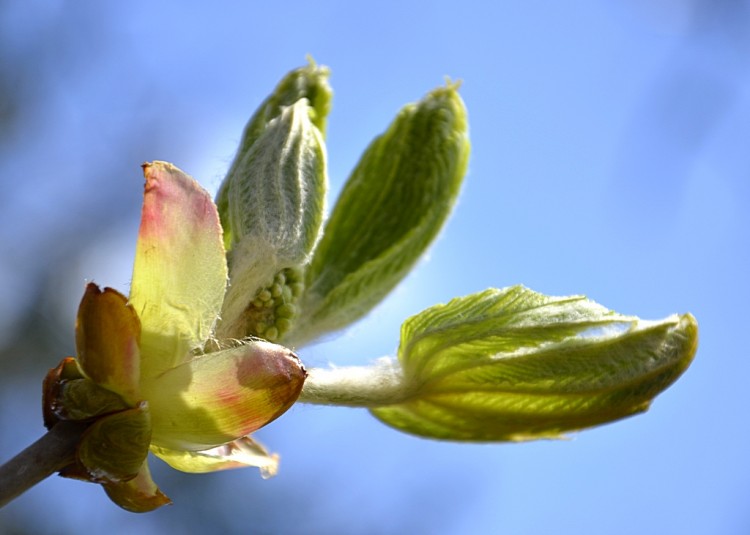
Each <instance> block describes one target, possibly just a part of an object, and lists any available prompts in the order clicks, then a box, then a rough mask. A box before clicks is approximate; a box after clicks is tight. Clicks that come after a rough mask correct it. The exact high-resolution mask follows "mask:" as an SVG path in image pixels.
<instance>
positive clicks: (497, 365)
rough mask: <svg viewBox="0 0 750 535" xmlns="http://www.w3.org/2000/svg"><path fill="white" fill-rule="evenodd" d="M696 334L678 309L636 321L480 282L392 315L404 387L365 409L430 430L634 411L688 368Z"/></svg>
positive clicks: (483, 434) (570, 420)
mask: <svg viewBox="0 0 750 535" xmlns="http://www.w3.org/2000/svg"><path fill="white" fill-rule="evenodd" d="M697 334H698V330H697V324H696V322H695V319H694V318H693V317H692V316H691V315H689V314H685V315H682V316H677V315H675V316H671V317H669V318H666V319H664V320H662V321H642V320H639V319H638V318H635V317H630V316H621V315H619V314H616V313H614V312H611V311H608V310H607V309H605V308H604V307H602V306H600V305H598V304H596V303H594V302H592V301H589V300H587V299H585V298H584V297H581V296H573V297H548V296H544V295H542V294H538V293H536V292H533V291H531V290H529V289H527V288H524V287H523V286H514V287H510V288H505V289H501V290H497V289H490V290H486V291H484V292H481V293H478V294H474V295H470V296H467V297H462V298H457V299H454V300H452V301H450V302H449V303H447V304H444V305H437V306H435V307H432V308H429V309H427V310H425V311H423V312H421V313H420V314H417V315H416V316H413V317H412V318H409V319H408V320H407V321H406V322H404V324H403V326H402V330H401V345H400V347H399V360H400V362H401V364H402V366H403V369H404V376H405V381H406V383H407V385H408V388H409V389H410V391H411V394H410V396H409V397H408V399H407V400H406V401H404V402H402V403H398V404H394V405H387V406H382V407H377V408H374V409H372V413H373V414H374V415H375V416H376V417H377V418H379V419H380V420H382V421H383V422H385V423H386V424H388V425H391V426H393V427H395V428H397V429H399V430H402V431H405V432H408V433H413V434H416V435H421V436H424V437H430V438H438V439H447V440H462V441H517V440H527V439H534V438H553V437H558V436H559V435H560V434H561V433H562V432H564V431H570V430H577V429H582V428H586V427H590V426H594V425H598V424H602V423H606V422H610V421H613V420H617V419H619V418H623V417H626V416H629V415H632V414H635V413H638V412H643V411H645V410H646V409H647V408H648V406H649V404H650V403H651V400H652V399H653V398H654V397H655V396H656V395H657V394H659V393H660V392H662V391H663V390H664V389H666V388H667V387H668V386H669V385H670V384H672V383H673V382H674V381H675V380H676V379H677V378H678V377H679V376H680V375H681V374H682V372H683V371H684V370H685V369H686V368H687V367H688V365H689V364H690V362H691V360H692V358H693V355H694V354H695V350H696V348H697Z"/></svg>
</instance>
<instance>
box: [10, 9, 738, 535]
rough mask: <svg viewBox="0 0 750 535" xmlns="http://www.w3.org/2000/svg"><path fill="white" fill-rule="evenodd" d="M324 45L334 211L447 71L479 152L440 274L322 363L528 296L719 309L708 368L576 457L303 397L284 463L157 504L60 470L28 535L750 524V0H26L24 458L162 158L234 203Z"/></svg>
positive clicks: (21, 91)
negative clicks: (264, 108) (438, 307)
mask: <svg viewBox="0 0 750 535" xmlns="http://www.w3.org/2000/svg"><path fill="white" fill-rule="evenodd" d="M308 53H309V54H312V55H313V56H314V57H315V59H316V60H317V61H318V62H320V63H322V64H325V65H328V66H330V67H331V69H332V77H331V84H332V85H333V88H334V91H335V96H334V108H333V112H332V114H331V116H330V119H329V130H328V150H329V174H330V180H331V194H332V199H333V198H335V195H336V194H337V192H338V191H339V190H340V188H341V186H342V184H343V181H344V180H345V179H346V177H347V174H348V172H349V170H350V169H351V168H352V167H353V166H354V164H355V162H356V161H357V159H358V157H359V155H360V153H361V152H362V150H364V148H365V146H366V145H367V143H368V142H369V141H370V140H371V139H372V137H373V136H375V135H376V134H378V133H380V132H381V131H382V130H383V129H384V128H385V127H386V126H387V124H388V123H389V121H390V120H391V118H392V117H393V116H394V115H395V114H396V112H397V111H398V109H399V108H400V107H401V106H402V105H403V104H405V103H406V102H409V101H412V100H415V99H418V98H419V97H421V96H422V95H423V94H424V93H425V92H426V91H428V90H429V89H431V88H433V87H435V86H437V85H440V84H442V83H443V80H444V76H445V75H448V76H450V77H452V78H454V79H456V78H459V79H462V80H463V85H462V88H461V94H462V96H463V98H464V100H465V102H466V105H467V107H468V109H469V113H470V125H471V138H472V157H471V162H470V170H469V174H468V177H467V179H466V183H465V186H464V189H463V192H462V195H461V198H460V200H459V203H458V206H457V208H456V210H455V212H454V214H453V217H452V219H451V221H450V222H449V224H448V226H447V227H446V229H445V230H444V232H443V233H442V235H441V238H440V239H439V240H438V242H437V243H436V244H435V245H434V246H433V247H432V249H431V250H430V253H429V255H428V258H427V259H426V260H425V261H423V262H422V263H420V265H419V267H418V269H416V270H415V271H414V272H413V273H412V275H410V277H409V278H407V279H406V280H405V281H404V282H403V283H402V284H401V285H400V286H399V287H398V288H397V290H396V291H395V292H394V293H393V294H392V295H391V296H390V297H389V298H388V299H387V300H386V301H385V302H384V303H383V304H382V305H381V306H379V307H378V308H377V309H376V310H375V311H374V312H372V313H371V314H370V315H369V316H368V317H367V318H366V319H365V320H363V321H362V322H360V323H358V324H357V325H356V326H354V327H353V328H351V329H349V330H348V331H346V332H345V333H343V334H341V335H339V336H337V337H334V338H332V339H331V340H328V341H326V342H325V343H319V344H317V345H315V346H311V347H308V348H305V349H302V350H300V351H299V353H300V355H301V356H302V358H303V360H304V361H305V362H306V364H307V365H308V366H322V365H327V364H328V363H329V362H332V363H336V364H341V365H343V364H364V363H367V362H368V361H370V360H372V359H374V358H377V357H380V356H382V355H388V354H391V355H392V354H394V352H395V349H396V347H397V345H398V332H399V325H400V323H401V321H402V320H403V319H405V318H406V317H407V316H409V315H411V314H414V313H416V312H418V311H420V310H422V309H423V308H426V307H427V306H430V305H432V304H435V303H438V302H444V301H446V300H448V299H450V298H451V297H454V296H458V295H464V294H468V293H473V292H476V291H479V290H482V289H484V288H487V287H490V286H497V287H502V286H507V285H511V284H516V283H523V284H526V285H527V286H529V287H530V288H532V289H534V290H537V291H540V292H544V293H548V294H554V295H566V294H576V293H583V294H586V295H588V296H589V297H591V298H592V299H594V300H596V301H598V302H600V303H602V304H604V305H606V306H608V307H610V308H612V309H615V310H617V311H618V312H622V313H626V314H636V315H639V316H641V317H644V318H650V319H655V318H661V317H664V316H667V315H669V314H671V313H673V312H687V311H689V312H692V313H693V314H694V315H695V316H696V317H697V319H698V321H699V325H700V329H701V331H700V332H701V342H700V347H699V350H698V355H697V357H696V360H695V362H694V364H693V365H692V367H691V368H690V369H689V370H688V371H687V372H686V373H685V375H684V376H683V377H682V378H681V379H680V380H679V381H678V382H677V383H676V384H675V385H674V386H672V387H671V388H670V389H669V390H667V391H666V392H665V393H664V394H662V395H661V396H660V397H659V398H657V400H656V402H655V403H654V405H653V406H652V409H651V410H650V411H649V412H648V413H646V414H645V415H641V416H637V417H634V418H631V419H629V420H625V421H622V422H618V423H616V424H612V425H608V426H604V427H601V428H598V429H594V430H589V431H586V432H582V433H580V434H576V435H574V436H572V437H571V440H567V441H550V442H536V443H528V444H510V445H462V444H452V443H438V442H432V441H426V440H422V439H418V438H414V437H411V436H407V435H403V434H400V433H398V432H396V431H393V430H391V429H389V428H386V427H384V426H383V425H382V424H380V423H378V422H377V421H376V420H375V419H373V418H372V417H370V416H369V414H368V413H367V412H366V411H362V410H353V409H337V408H322V407H313V406H306V405H298V406H295V407H294V408H293V409H292V410H291V411H290V412H289V413H287V414H286V415H284V416H283V417H282V418H281V419H280V420H278V421H277V422H275V423H273V424H272V425H270V426H269V427H267V428H265V429H263V430H262V431H261V432H259V433H258V435H257V436H258V437H259V438H260V439H261V440H262V441H264V442H265V443H266V444H267V445H268V446H269V447H271V448H272V449H273V450H274V451H278V452H280V453H281V455H282V465H281V470H280V474H279V475H278V476H277V477H276V478H274V479H272V480H268V481H263V480H262V479H261V478H260V477H259V476H258V474H257V472H256V471H254V470H244V471H235V472H231V473H222V474H212V475H206V476H190V475H185V474H181V473H178V472H175V471H172V470H170V469H168V468H166V467H165V466H164V465H162V464H161V463H160V462H159V461H154V462H152V466H153V469H154V472H155V478H156V480H157V481H158V482H159V484H160V485H161V486H162V488H163V489H164V490H165V492H166V493H167V494H168V495H169V496H170V497H171V498H172V499H173V500H174V502H175V504H174V505H173V506H171V507H169V508H164V509H162V510H160V511H158V512H155V513H152V514H148V515H132V514H128V513H125V512H123V511H121V510H119V509H118V508H117V507H115V506H114V505H112V504H111V503H110V502H109V500H108V499H107V498H106V496H105V495H104V493H103V492H102V491H101V489H100V488H98V487H97V486H95V485H87V484H84V483H78V482H73V481H68V480H62V479H60V478H51V479H49V480H47V481H45V482H43V483H42V484H40V485H38V486H37V487H35V488H34V489H33V490H32V491H30V492H29V493H27V494H26V495H24V496H23V497H22V498H20V499H18V500H17V501H15V502H13V503H12V504H11V505H9V506H8V507H6V508H5V509H4V510H2V511H0V532H1V531H3V530H4V529H6V530H7V531H8V532H12V533H56V534H57V533H81V532H83V531H86V532H91V533H94V532H104V531H106V532H107V533H112V534H119V533H132V532H138V533H140V534H150V533H164V532H165V530H167V529H169V530H170V531H172V532H182V533H192V532H194V533H205V532H208V530H211V531H215V532H226V533H300V534H302V533H305V534H317V533H321V534H322V533H327V534H330V533H346V534H353V535H357V534H397V533H409V532H411V533H430V534H459V533H460V534H469V533H492V534H495V533H498V534H500V533H509V534H547V533H558V534H568V533H570V534H581V533H608V534H631V533H639V534H644V535H645V534H664V533H681V534H737V535H739V534H744V533H748V532H750V509H748V499H749V498H750V455H748V454H747V451H748V447H747V444H748V442H749V441H750V431H748V410H749V409H750V393H749V392H750V389H749V388H748V386H747V384H748V379H747V378H748V377H749V376H750V360H749V359H748V354H747V353H748V352H747V343H746V342H743V340H744V339H745V336H746V333H747V330H748V328H747V325H746V323H747V318H746V314H745V309H746V307H747V305H746V303H747V301H748V298H750V285H749V284H748V279H747V274H748V267H750V262H749V259H750V255H749V248H748V245H750V238H749V237H748V228H750V226H749V225H748V223H749V221H748V219H750V216H749V212H748V210H747V208H746V207H747V205H748V201H750V186H749V185H748V184H749V183H750V180H748V179H750V151H748V150H747V140H748V139H750V74H748V73H750V69H749V68H748V67H750V65H749V64H750V6H748V4H747V2H741V1H730V0H718V1H717V0H714V1H710V0H692V1H690V0H662V1H659V2H653V1H645V0H631V1H623V0H614V1H608V2H605V1H595V0H588V1H586V0H572V1H569V2H551V1H541V0H527V1H525V2H507V1H500V2H494V3H490V2H477V1H471V0H465V1H463V2H458V3H457V2H448V1H434V2H428V1H425V2H419V3H417V2H413V3H407V2H395V1H381V2H376V3H373V2H369V3H360V2H345V1H338V2H337V1H325V0H323V1H319V2H315V3H309V2H305V3H302V2H294V1H290V2H284V3H281V4H278V5H275V4H274V3H272V2H227V1H216V0H215V1H212V2H210V3H209V2H176V1H173V2H150V1H145V0H131V1H128V2H119V3H115V2H97V1H93V0H77V1H75V2H72V1H54V0H44V1H42V0H24V1H11V0H5V1H0V96H2V101H1V102H0V129H1V130H0V184H1V185H2V193H1V194H0V348H2V353H0V364H2V366H3V369H4V370H5V374H4V375H5V379H4V380H3V382H2V383H0V459H6V458H9V457H10V456H11V455H13V454H14V453H16V452H17V451H18V450H20V449H21V448H22V447H24V446H25V445H27V444H28V443H30V442H31V441H32V440H34V439H35V438H37V437H38V436H39V435H40V434H41V433H42V430H43V429H42V425H41V416H40V414H39V413H40V410H39V397H40V386H39V383H40V381H41V379H42V377H43V375H44V373H45V372H46V370H47V369H48V368H49V367H51V366H53V365H55V364H57V362H58V361H59V359H60V358H61V357H63V356H65V355H68V354H72V352H73V322H74V314H75V309H76V307H77V304H78V301H79V299H80V296H81V295H82V291H83V286H84V283H85V281H88V280H94V281H96V282H98V283H100V284H102V285H109V286H113V287H116V288H119V289H120V290H123V291H127V287H128V281H129V278H130V270H131V266H132V258H133V251H134V245H135V238H136V232H137V227H138V217H139V212H140V202H141V194H142V176H141V172H140V168H139V165H140V164H141V163H142V162H143V161H146V160H154V159H160V160H168V161H171V162H174V163H175V164H176V165H178V166H179V167H181V168H182V169H184V170H185V171H187V172H189V173H190V174H192V175H193V176H195V177H196V178H197V179H198V180H199V181H200V182H201V183H202V184H203V185H204V186H205V187H206V188H208V189H209V190H211V191H215V190H216V188H217V187H218V185H219V183H220V181H221V178H222V177H223V173H224V171H225V170H226V168H227V166H228V163H229V162H230V161H231V158H232V156H233V153H234V150H235V147H236V143H237V142H238V140H239V136H240V133H241V130H242V127H243V125H244V123H245V121H246V120H247V118H248V117H249V116H250V114H251V113H252V112H253V110H254V109H255V107H256V106H257V105H258V104H259V103H260V102H261V100H262V99H263V98H264V97H265V96H266V95H267V94H268V92H270V90H271V89H272V88H273V87H274V85H275V84H276V82H277V81H278V79H279V78H280V77H281V76H282V75H283V74H284V73H285V72H286V71H288V70H290V69H292V68H294V67H297V66H299V65H302V64H303V63H304V61H305V55H306V54H308ZM38 329H46V331H45V337H44V343H43V344H42V346H41V347H42V348H43V351H42V353H40V355H39V356H38V357H37V358H31V357H30V356H29V355H30V354H31V352H32V349H31V347H32V345H33V343H36V342H38V341H39V340H37V339H36V338H35V337H36V336H37V334H35V333H37V330H38ZM34 347H35V348H36V349H35V351H38V350H39V349H38V347H37V346H34ZM4 526H5V528H4Z"/></svg>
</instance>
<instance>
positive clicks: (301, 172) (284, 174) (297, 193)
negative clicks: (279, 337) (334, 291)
mask: <svg viewBox="0 0 750 535" xmlns="http://www.w3.org/2000/svg"><path fill="white" fill-rule="evenodd" d="M327 182H328V179H327V174H326V155H325V148H324V144H323V138H322V136H321V134H320V132H319V130H318V128H317V127H316V126H315V125H314V124H313V123H312V121H311V120H310V106H309V103H308V101H307V100H306V99H301V100H298V101H297V103H295V104H294V105H292V106H289V107H286V108H284V109H283V110H282V111H281V113H280V115H279V116H277V117H276V118H275V119H273V120H272V121H271V122H270V123H268V125H267V127H266V129H265V130H264V131H263V133H262V134H261V135H260V137H259V138H258V139H257V140H256V142H255V143H254V144H253V146H252V147H251V148H250V149H249V150H248V151H247V153H246V154H245V157H244V159H243V161H242V163H241V164H240V166H239V167H238V169H237V170H236V172H235V173H234V174H233V175H232V176H231V177H230V178H228V182H227V186H226V189H227V191H228V195H229V200H228V204H227V218H228V220H229V222H230V225H231V228H232V239H233V243H232V245H231V252H230V253H229V255H228V260H229V277H230V285H229V288H228V290H227V294H226V297H225V300H224V307H223V311H222V314H221V316H222V323H221V325H220V326H219V330H218V334H219V336H221V337H234V338H242V337H244V336H248V335H255V336H262V335H265V334H266V333H265V331H263V332H259V330H258V329H256V328H255V325H256V324H257V323H258V318H257V317H256V316H258V314H255V313H254V310H248V309H253V308H261V309H262V308H264V307H263V306H260V307H257V306H254V305H253V304H252V303H253V301H256V300H257V299H259V298H260V297H261V293H262V291H263V290H264V289H266V290H268V292H271V288H272V286H273V284H274V279H275V278H276V277H277V276H279V274H280V273H282V272H286V274H288V275H290V276H291V274H293V273H295V272H297V270H298V268H300V267H301V266H303V265H305V264H307V262H308V259H309V255H310V252H311V251H312V249H313V247H314V246H315V244H316V243H317V241H318V236H319V234H320V228H321V224H322V223H323V213H324V209H325V195H326V189H327ZM286 274H285V277H286V276H287V275H286ZM297 278H300V277H297ZM300 282H301V280H300ZM289 297H290V303H288V304H290V305H291V297H292V295H291V293H290V295H289ZM260 315H263V314H262V312H261V313H260ZM274 321H275V316H274V317H273V318H272V319H271V323H273V322H274ZM266 337H267V338H269V339H275V337H270V336H266Z"/></svg>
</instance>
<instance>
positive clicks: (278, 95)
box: [216, 59, 332, 251]
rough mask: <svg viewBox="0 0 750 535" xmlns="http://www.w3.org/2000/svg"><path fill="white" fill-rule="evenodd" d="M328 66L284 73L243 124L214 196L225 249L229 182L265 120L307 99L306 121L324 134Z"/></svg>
mask: <svg viewBox="0 0 750 535" xmlns="http://www.w3.org/2000/svg"><path fill="white" fill-rule="evenodd" d="M328 76H329V70H328V67H325V66H322V65H320V66H319V65H316V64H315V62H314V61H312V59H310V62H309V64H308V65H306V66H304V67H301V68H299V69H295V70H293V71H291V72H289V73H287V75H286V76H284V78H282V80H281V81H280V82H279V84H278V85H277V86H276V88H275V89H274V91H273V93H271V95H269V97H268V98H267V99H266V100H265V101H264V102H263V104H261V105H260V107H259V108H258V109H257V110H256V111H255V113H254V114H253V116H252V117H251V118H250V120H249V121H248V123H247V125H246V126H245V130H244V132H243V133H242V140H241V141H240V146H239V149H237V155H236V156H235V157H234V161H233V162H232V166H231V167H230V168H229V171H228V172H227V175H226V178H225V179H224V181H223V182H222V184H221V187H220V188H219V192H218V194H217V195H216V205H217V208H218V210H219V217H220V218H221V225H222V227H223V228H224V245H225V246H226V249H227V251H229V250H231V249H232V246H233V245H234V244H235V243H236V241H237V239H236V237H235V236H234V228H233V226H232V221H231V220H230V219H231V218H230V217H229V189H228V188H229V183H230V182H232V181H234V180H236V178H235V177H236V175H237V174H238V173H240V174H242V173H243V169H242V167H243V163H242V162H243V160H244V159H245V157H246V155H247V153H248V152H249V151H250V148H251V147H252V146H253V144H254V143H255V142H256V141H257V140H258V138H260V136H261V135H262V134H263V132H264V131H265V129H266V128H267V126H268V123H269V122H271V120H273V119H275V118H276V117H278V116H279V115H281V113H282V112H283V110H284V109H285V108H286V107H288V106H291V105H293V104H294V103H296V102H297V101H299V100H300V99H307V102H308V103H309V108H308V109H307V111H308V113H309V115H310V121H311V122H312V124H313V125H314V126H315V127H316V128H317V129H318V130H319V132H320V134H321V136H323V137H325V132H326V120H327V118H328V113H329V112H330V110H331V98H332V91H331V87H330V86H329V85H328Z"/></svg>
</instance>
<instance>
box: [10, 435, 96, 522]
mask: <svg viewBox="0 0 750 535" xmlns="http://www.w3.org/2000/svg"><path fill="white" fill-rule="evenodd" d="M86 427H87V426H86V425H85V424H81V423H73V422H59V423H58V424H57V425H55V426H54V427H53V428H52V429H51V430H50V431H48V432H47V434H45V435H44V436H43V437H42V438H40V439H39V440H37V441H36V442H34V443H33V444H32V445H31V446H29V447H28V448H26V449H25V450H23V451H22V452H21V453H19V454H18V455H16V456H15V457H13V458H12V459H11V460H9V461H8V462H6V463H5V464H4V465H2V466H0V508H2V507H4V506H5V505H6V504H7V503H9V502H10V501H12V500H13V499H15V498H17V497H18V496H20V495H21V494H23V493H24V492H26V491H27V490H29V489H30V488H31V487H33V486H34V485H36V484H37V483H39V482H40V481H42V480H43V479H45V478H47V477H49V476H50V475H52V474H54V473H55V472H58V471H59V470H61V469H62V468H64V467H65V466H67V465H68V464H70V463H71V462H73V460H74V456H75V450H76V444H78V441H79V440H80V438H81V434H82V433H83V431H84V430H85V429H86Z"/></svg>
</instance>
